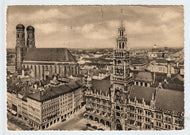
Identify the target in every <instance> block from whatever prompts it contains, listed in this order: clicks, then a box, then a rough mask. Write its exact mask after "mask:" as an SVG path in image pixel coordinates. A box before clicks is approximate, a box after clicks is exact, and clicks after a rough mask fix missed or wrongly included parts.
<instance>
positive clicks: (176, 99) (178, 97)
mask: <svg viewBox="0 0 190 135" xmlns="http://www.w3.org/2000/svg"><path fill="white" fill-rule="evenodd" d="M155 90H156V88H153V87H142V86H136V85H134V86H133V89H132V90H131V92H130V98H135V97H136V98H137V99H142V98H144V100H145V101H151V99H152V94H153V93H154V92H155ZM155 95H156V96H155V100H156V104H155V106H156V108H159V109H163V110H169V111H175V112H184V92H181V91H175V90H170V89H157V91H156V94H155Z"/></svg>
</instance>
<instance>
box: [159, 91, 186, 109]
mask: <svg viewBox="0 0 190 135" xmlns="http://www.w3.org/2000/svg"><path fill="white" fill-rule="evenodd" d="M156 107H157V108H161V109H164V110H170V111H176V112H184V92H181V91H175V90H169V89H158V91H157V93H156Z"/></svg>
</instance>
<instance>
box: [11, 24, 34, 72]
mask: <svg viewBox="0 0 190 135" xmlns="http://www.w3.org/2000/svg"><path fill="white" fill-rule="evenodd" d="M26 31H27V41H26V43H25V27H24V25H22V24H18V25H17V26H16V48H15V50H16V65H15V68H16V71H17V72H18V73H20V72H21V70H22V61H23V59H24V56H25V55H26V53H27V49H28V48H35V34H34V32H35V29H34V27H33V26H28V27H27V28H26Z"/></svg>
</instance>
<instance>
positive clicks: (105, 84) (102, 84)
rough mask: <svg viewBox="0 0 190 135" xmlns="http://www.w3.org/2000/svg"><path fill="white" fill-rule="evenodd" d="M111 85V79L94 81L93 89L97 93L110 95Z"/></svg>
mask: <svg viewBox="0 0 190 135" xmlns="http://www.w3.org/2000/svg"><path fill="white" fill-rule="evenodd" d="M110 86H111V84H110V78H109V77H107V78H105V79H102V80H92V87H93V88H94V89H96V91H98V92H100V91H101V92H102V93H104V94H105V93H109V88H110Z"/></svg>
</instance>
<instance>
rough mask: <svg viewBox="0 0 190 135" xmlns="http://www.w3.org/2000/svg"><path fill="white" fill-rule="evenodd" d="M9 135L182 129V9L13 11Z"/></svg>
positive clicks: (9, 20) (135, 7) (8, 78)
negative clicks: (16, 133)
mask: <svg viewBox="0 0 190 135" xmlns="http://www.w3.org/2000/svg"><path fill="white" fill-rule="evenodd" d="M6 21H7V22H6V23H7V24H6V60H7V63H6V71H7V73H6V82H7V84H6V85H7V90H6V95H7V101H6V103H7V104H6V106H7V108H6V109H7V129H8V130H9V131H26V130H32V131H38V130H42V131H45V130H59V131H64V130H67V131H87V130H88V131H97V130H101V131H114V130H124V131H129V130H153V131H154V130H183V129H184V128H185V126H184V8H183V6H177V5H167V6H161V5H154V6H153V5H149V6H147V5H146V6H145V5H133V6H131V5H104V6H103V5H97V6H95V5H91V6H90V5H83V6H82V5H67V6H47V5H46V6H37V5H33V6H32V5H28V6H26V5H23V6H21V5H20V6H8V7H7V15H6Z"/></svg>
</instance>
